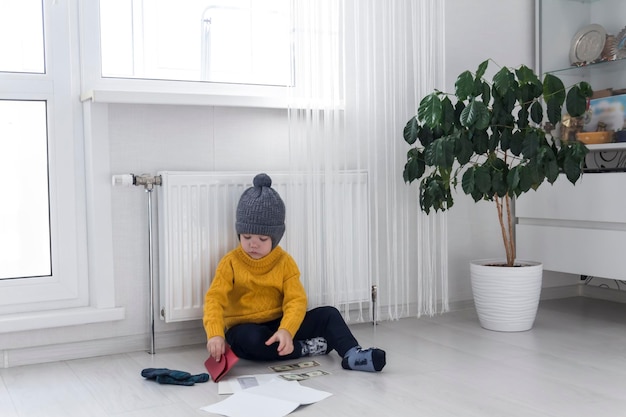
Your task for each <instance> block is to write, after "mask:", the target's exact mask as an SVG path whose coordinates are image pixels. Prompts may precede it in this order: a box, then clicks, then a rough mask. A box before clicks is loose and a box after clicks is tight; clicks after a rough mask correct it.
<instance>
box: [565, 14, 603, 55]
mask: <svg viewBox="0 0 626 417" xmlns="http://www.w3.org/2000/svg"><path fill="white" fill-rule="evenodd" d="M605 42H606V30H605V29H604V27H603V26H601V25H598V24H595V23H594V24H592V25H588V26H585V27H584V28H582V29H580V30H579V31H578V32H576V35H574V38H573V39H572V46H571V48H570V51H569V59H570V62H571V63H572V65H576V64H580V63H589V62H593V61H595V60H596V59H598V58H600V55H602V50H603V49H604V43H605Z"/></svg>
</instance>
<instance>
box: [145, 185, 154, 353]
mask: <svg viewBox="0 0 626 417" xmlns="http://www.w3.org/2000/svg"><path fill="white" fill-rule="evenodd" d="M152 190H153V188H147V187H146V193H148V271H149V276H150V283H149V287H150V307H149V308H150V350H149V351H148V353H150V354H151V355H154V354H155V353H156V349H155V346H154V345H155V343H154V268H153V265H152V263H153V261H152V251H153V246H152Z"/></svg>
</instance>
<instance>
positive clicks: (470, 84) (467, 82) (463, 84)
mask: <svg viewBox="0 0 626 417" xmlns="http://www.w3.org/2000/svg"><path fill="white" fill-rule="evenodd" d="M454 88H455V94H456V96H457V97H458V99H459V100H461V101H463V100H466V99H467V98H468V97H469V96H470V95H471V94H472V92H473V91H474V77H473V76H472V73H471V72H469V71H464V72H462V73H461V75H459V77H458V78H457V79H456V82H455V83H454Z"/></svg>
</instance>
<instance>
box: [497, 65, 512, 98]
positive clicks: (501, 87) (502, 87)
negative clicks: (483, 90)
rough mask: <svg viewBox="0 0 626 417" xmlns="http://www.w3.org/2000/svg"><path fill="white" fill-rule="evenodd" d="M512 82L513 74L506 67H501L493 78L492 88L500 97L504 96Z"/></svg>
mask: <svg viewBox="0 0 626 417" xmlns="http://www.w3.org/2000/svg"><path fill="white" fill-rule="evenodd" d="M512 81H513V73H512V72H511V71H509V69H508V68H506V67H502V69H500V71H498V72H497V73H496V74H495V75H494V76H493V86H494V88H495V90H496V91H497V92H498V94H499V95H500V96H504V95H506V94H507V93H508V92H509V90H510V88H511V86H512Z"/></svg>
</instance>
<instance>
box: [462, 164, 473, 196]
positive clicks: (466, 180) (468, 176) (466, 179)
mask: <svg viewBox="0 0 626 417" xmlns="http://www.w3.org/2000/svg"><path fill="white" fill-rule="evenodd" d="M474 170H475V168H474V167H470V168H468V169H467V170H465V172H464V173H463V178H461V188H462V189H463V192H464V193H465V194H472V193H473V192H474V189H475V188H476V181H475V180H474Z"/></svg>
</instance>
